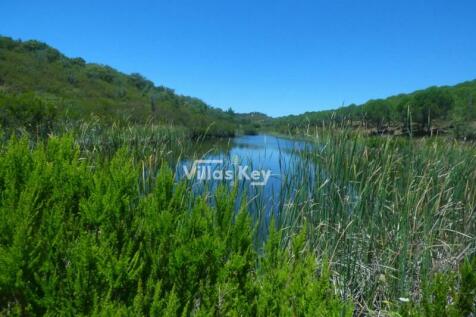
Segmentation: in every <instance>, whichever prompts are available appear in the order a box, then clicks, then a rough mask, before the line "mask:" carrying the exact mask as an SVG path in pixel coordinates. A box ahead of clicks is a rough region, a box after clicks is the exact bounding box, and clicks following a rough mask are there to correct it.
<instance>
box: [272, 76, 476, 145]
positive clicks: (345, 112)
mask: <svg viewBox="0 0 476 317" xmlns="http://www.w3.org/2000/svg"><path fill="white" fill-rule="evenodd" d="M326 124H327V125H328V124H337V125H339V126H351V127H354V128H365V129H368V130H370V131H371V132H373V133H376V134H383V133H389V134H411V135H432V134H435V133H453V134H454V135H455V136H456V137H459V138H464V137H466V138H473V139H474V138H475V137H476V134H475V132H474V131H475V130H476V80H472V81H467V82H464V83H461V84H458V85H456V86H442V87H430V88H427V89H424V90H419V91H415V92H413V93H410V94H400V95H396V96H392V97H389V98H386V99H374V100H369V101H367V102H366V103H364V104H362V105H355V104H351V105H349V106H346V107H341V108H339V109H336V110H326V111H318V112H306V113H304V114H301V115H291V116H286V117H281V118H277V119H276V120H274V121H273V122H271V123H270V127H271V128H273V129H278V130H280V131H282V132H289V131H294V130H302V129H308V128H309V127H315V126H322V125H326Z"/></svg>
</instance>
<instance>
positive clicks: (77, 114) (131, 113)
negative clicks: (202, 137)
mask: <svg viewBox="0 0 476 317" xmlns="http://www.w3.org/2000/svg"><path fill="white" fill-rule="evenodd" d="M35 111H36V112H37V113H36V114H32V113H31V112H35ZM0 113H1V114H2V117H1V119H0V124H1V125H2V126H8V125H12V124H15V123H18V122H25V121H26V122H28V120H29V119H32V118H30V117H32V116H33V117H34V116H35V115H36V116H37V117H38V116H39V115H44V116H45V118H43V119H45V120H46V119H48V120H52V119H53V118H54V119H56V120H59V119H60V118H62V117H65V116H67V117H68V118H69V119H71V118H73V119H81V120H85V119H87V118H89V117H92V116H94V117H95V118H100V119H101V120H103V121H105V122H106V123H107V122H113V121H114V122H117V121H124V122H128V123H131V122H132V123H143V122H149V121H152V122H157V123H165V124H174V125H180V126H186V127H188V128H189V129H190V130H191V131H192V132H193V133H196V134H201V133H204V132H205V131H207V132H208V133H211V134H213V135H220V136H228V135H233V133H234V132H235V131H236V130H237V129H251V128H250V126H251V121H249V120H248V119H252V118H253V115H252V114H250V115H236V114H235V113H234V112H233V111H223V110H221V109H218V108H213V107H210V106H209V105H207V104H206V103H205V102H203V101H202V100H200V99H198V98H193V97H188V96H181V95H178V94H176V93H175V92H174V90H172V89H170V88H167V87H163V86H155V85H154V83H153V82H151V81H150V80H148V79H146V78H144V77H143V76H141V75H140V74H130V75H127V74H124V73H121V72H119V71H117V70H115V69H113V68H111V67H109V66H105V65H98V64H93V63H86V61H84V60H83V59H82V58H79V57H78V58H68V57H66V56H65V55H63V54H62V53H61V52H59V51H58V50H57V49H55V48H52V47H50V46H48V45H47V44H45V43H42V42H38V41H35V40H30V41H20V40H13V39H11V38H8V37H2V36H0ZM32 120H34V118H33V119H32ZM253 121H256V120H253Z"/></svg>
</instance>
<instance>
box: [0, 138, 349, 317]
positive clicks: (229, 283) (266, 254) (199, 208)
mask: <svg viewBox="0 0 476 317" xmlns="http://www.w3.org/2000/svg"><path fill="white" fill-rule="evenodd" d="M139 184H140V169H139V168H138V167H137V166H136V165H135V164H133V160H132V158H131V156H130V155H129V154H128V153H127V151H126V150H124V149H123V150H119V151H118V152H117V153H116V154H115V155H114V157H113V158H112V159H111V160H102V161H101V160H92V159H88V158H85V157H82V156H81V154H80V151H79V149H78V147H77V146H75V145H74V142H73V140H72V139H71V138H51V139H50V140H49V141H48V142H47V143H45V144H38V145H37V146H35V147H34V148H33V149H32V148H30V145H29V143H28V141H27V140H26V139H22V140H19V141H18V140H15V139H12V140H11V141H10V142H9V143H8V144H7V145H5V146H4V147H3V148H2V149H1V156H0V309H1V312H2V313H3V314H28V315H42V314H60V315H90V314H93V315H110V314H119V315H143V314H144V315H149V314H150V315H152V316H175V315H178V314H181V315H190V314H192V315H260V316H268V315H289V316H296V315H300V316H302V315H312V316H350V315H351V314H352V306H351V305H350V304H349V303H347V302H345V301H342V300H341V299H340V298H339V297H338V296H336V295H335V292H334V289H333V287H332V285H331V278H330V271H329V267H328V265H327V264H326V262H325V261H317V260H316V259H318V257H316V254H315V253H314V252H313V251H312V249H311V248H310V247H309V244H308V242H307V239H306V236H307V233H306V228H307V227H306V226H303V228H302V229H301V230H300V231H299V232H300V233H299V234H298V235H297V236H296V237H294V238H293V239H291V241H290V242H289V243H286V244H283V243H282V241H283V239H282V237H281V232H282V231H281V230H277V229H275V226H274V222H272V224H271V229H270V234H269V239H267V242H266V243H265V244H264V248H263V251H262V252H258V251H257V250H260V249H261V248H260V247H258V249H257V248H256V247H255V239H254V225H253V224H252V223H251V220H250V218H249V215H248V212H247V210H246V209H245V208H240V210H239V211H238V212H237V213H235V208H234V206H235V199H237V198H236V191H234V190H233V189H232V190H229V189H226V188H221V189H219V190H218V191H217V192H216V194H215V195H214V196H213V197H209V196H198V197H195V196H194V195H193V194H192V192H191V191H190V188H189V187H188V186H187V184H185V183H182V182H175V181H174V178H173V174H172V172H171V170H170V169H168V168H167V167H166V165H164V166H163V167H162V168H161V169H160V171H159V173H158V176H157V178H156V181H155V186H153V188H150V190H146V191H145V190H143V187H141V186H139ZM243 206H245V204H243Z"/></svg>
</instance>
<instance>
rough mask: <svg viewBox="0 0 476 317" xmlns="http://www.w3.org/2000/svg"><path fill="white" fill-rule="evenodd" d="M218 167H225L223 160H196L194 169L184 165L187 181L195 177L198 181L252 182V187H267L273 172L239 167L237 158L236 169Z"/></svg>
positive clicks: (234, 161) (234, 162)
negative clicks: (218, 167)
mask: <svg viewBox="0 0 476 317" xmlns="http://www.w3.org/2000/svg"><path fill="white" fill-rule="evenodd" d="M217 165H223V160H195V161H193V164H192V167H191V168H190V169H189V168H188V166H186V165H183V171H184V173H185V176H186V177H187V179H189V180H191V179H193V178H194V177H195V178H196V179H197V180H202V181H204V180H214V181H223V180H226V181H230V182H231V183H233V182H234V181H235V180H238V181H243V180H245V181H250V185H251V186H266V184H267V183H268V180H269V178H270V177H271V170H270V169H268V170H253V169H251V168H250V167H249V166H247V165H239V164H238V161H237V158H236V159H235V158H234V159H233V165H234V166H235V168H234V169H217V168H214V167H216V166H217Z"/></svg>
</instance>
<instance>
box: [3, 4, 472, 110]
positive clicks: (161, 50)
mask: <svg viewBox="0 0 476 317" xmlns="http://www.w3.org/2000/svg"><path fill="white" fill-rule="evenodd" d="M0 16H1V20H0V34H2V35H7V36H11V37H13V38H21V39H38V40H41V41H44V42H47V43H48V44H50V45H52V46H54V47H56V48H58V49H59V50H61V51H62V52H63V53H65V54H66V55H67V56H70V57H76V56H80V57H83V58H84V59H86V60H87V61H88V62H96V63H102V64H108V65H110V66H112V67H114V68H117V69H118V70H120V71H123V72H126V73H131V72H139V73H141V74H143V75H144V76H146V77H147V78H149V79H151V80H153V81H154V82H155V83H156V84H157V85H165V86H168V87H171V88H173V89H175V90H176V91H177V92H178V93H180V94H186V95H191V96H196V97H199V98H201V99H203V100H204V101H206V102H207V103H209V104H211V105H212V106H216V107H221V108H228V107H230V106H231V107H232V108H233V109H234V110H235V111H239V112H249V111H261V112H265V113H267V114H270V115H273V116H277V115H284V114H291V113H293V114H297V113H301V112H305V111H315V110H322V109H329V108H333V107H338V106H340V105H342V104H343V103H345V104H349V103H352V102H353V103H362V102H364V101H366V100H367V99H370V98H378V97H385V96H388V95H391V94H395V93H400V92H410V91H413V90H415V89H419V88H425V87H427V86H431V85H444V84H455V83H458V82H461V81H465V80H470V79H474V78H476V1H474V0H461V1H459V0H454V1H450V0H445V1H442V0H432V1H422V0H412V1H410V0H399V1H396V0H395V1H390V0H375V1H369V0H361V1H355V0H348V1H331V0H328V1H291V0H288V1H279V0H274V1H259V0H255V1H251V0H246V1H238V0H236V1H207V0H202V1H197V0H190V1H182V0H174V1H127V2H126V1H66V0H63V1H22V0H15V1H14V0H2V1H1V2H0Z"/></svg>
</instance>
